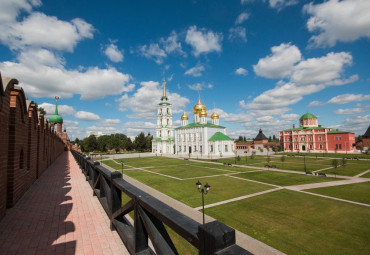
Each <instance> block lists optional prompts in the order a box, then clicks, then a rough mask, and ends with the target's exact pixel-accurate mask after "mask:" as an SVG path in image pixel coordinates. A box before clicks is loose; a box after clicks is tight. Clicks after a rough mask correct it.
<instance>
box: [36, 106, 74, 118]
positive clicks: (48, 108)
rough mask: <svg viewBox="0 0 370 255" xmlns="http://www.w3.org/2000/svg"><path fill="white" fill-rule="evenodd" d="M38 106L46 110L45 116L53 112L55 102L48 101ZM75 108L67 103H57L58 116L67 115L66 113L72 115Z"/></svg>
mask: <svg viewBox="0 0 370 255" xmlns="http://www.w3.org/2000/svg"><path fill="white" fill-rule="evenodd" d="M39 107H42V108H44V110H45V111H46V116H51V115H53V114H54V112H55V104H49V103H42V104H39ZM75 112H76V111H75V109H74V108H73V107H72V106H69V105H62V104H61V105H58V114H59V115H60V116H62V117H63V116H67V115H74V114H75Z"/></svg>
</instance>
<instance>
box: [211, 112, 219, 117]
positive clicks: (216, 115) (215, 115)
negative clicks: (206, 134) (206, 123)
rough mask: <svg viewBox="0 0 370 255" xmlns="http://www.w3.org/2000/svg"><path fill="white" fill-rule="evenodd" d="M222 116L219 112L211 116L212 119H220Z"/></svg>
mask: <svg viewBox="0 0 370 255" xmlns="http://www.w3.org/2000/svg"><path fill="white" fill-rule="evenodd" d="M219 118H220V115H218V114H217V112H213V113H212V115H211V119H219Z"/></svg>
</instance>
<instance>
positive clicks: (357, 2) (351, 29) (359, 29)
mask: <svg viewBox="0 0 370 255" xmlns="http://www.w3.org/2000/svg"><path fill="white" fill-rule="evenodd" d="M303 10H304V11H305V12H306V13H308V14H309V15H311V17H310V19H309V20H308V21H307V29H308V30H309V31H310V32H312V33H316V35H313V36H312V37H311V38H310V41H309V46H311V47H327V46H329V47H332V46H334V45H335V44H336V43H337V42H338V41H340V42H351V41H355V40H357V39H359V38H361V37H367V38H370V15H369V10H370V1H367V0H343V1H338V0H329V1H325V2H323V3H319V4H313V3H309V4H307V5H305V6H304V8H303Z"/></svg>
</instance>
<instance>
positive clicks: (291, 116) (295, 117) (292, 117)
mask: <svg viewBox="0 0 370 255" xmlns="http://www.w3.org/2000/svg"><path fill="white" fill-rule="evenodd" d="M280 118H282V119H283V120H289V121H296V120H298V118H299V115H298V114H295V113H289V114H282V115H281V116H280Z"/></svg>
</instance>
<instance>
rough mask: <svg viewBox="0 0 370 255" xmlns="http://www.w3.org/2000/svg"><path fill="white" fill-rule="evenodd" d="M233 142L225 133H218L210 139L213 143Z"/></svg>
mask: <svg viewBox="0 0 370 255" xmlns="http://www.w3.org/2000/svg"><path fill="white" fill-rule="evenodd" d="M230 140H233V139H231V138H230V137H228V136H227V135H225V134H224V133H221V132H216V133H215V134H214V135H213V136H212V137H211V138H209V139H208V141H210V142H213V141H230Z"/></svg>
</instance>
